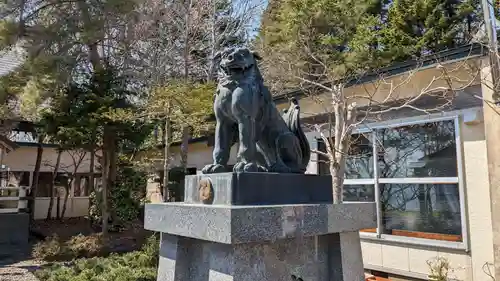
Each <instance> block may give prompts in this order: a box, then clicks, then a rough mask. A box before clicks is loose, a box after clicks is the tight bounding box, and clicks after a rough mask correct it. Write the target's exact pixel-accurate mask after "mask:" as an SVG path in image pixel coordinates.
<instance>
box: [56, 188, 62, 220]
mask: <svg viewBox="0 0 500 281" xmlns="http://www.w3.org/2000/svg"><path fill="white" fill-rule="evenodd" d="M59 191H60V190H59V188H57V190H56V195H57V196H56V200H57V201H56V220H60V219H61V216H60V214H61V193H59Z"/></svg>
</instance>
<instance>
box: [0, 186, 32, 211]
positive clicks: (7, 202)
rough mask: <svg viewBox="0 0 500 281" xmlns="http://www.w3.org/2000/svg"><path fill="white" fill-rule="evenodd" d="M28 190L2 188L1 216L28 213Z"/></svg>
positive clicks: (0, 193)
mask: <svg viewBox="0 0 500 281" xmlns="http://www.w3.org/2000/svg"><path fill="white" fill-rule="evenodd" d="M28 189H29V187H26V186H15V187H14V186H12V187H11V186H8V187H4V186H2V187H0V214H10V213H19V212H26V211H27V209H28V198H27V196H26V195H27V192H28Z"/></svg>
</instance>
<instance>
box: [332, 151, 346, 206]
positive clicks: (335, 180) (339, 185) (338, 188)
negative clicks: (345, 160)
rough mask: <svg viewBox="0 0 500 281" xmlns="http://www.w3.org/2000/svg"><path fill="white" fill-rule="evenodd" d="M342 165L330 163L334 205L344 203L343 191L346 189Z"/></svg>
mask: <svg viewBox="0 0 500 281" xmlns="http://www.w3.org/2000/svg"><path fill="white" fill-rule="evenodd" d="M339 166H340V165H339V164H338V163H335V162H334V161H330V174H331V175H332V192H333V204H340V203H342V194H343V192H342V190H343V187H344V175H343V174H341V173H340V167H339Z"/></svg>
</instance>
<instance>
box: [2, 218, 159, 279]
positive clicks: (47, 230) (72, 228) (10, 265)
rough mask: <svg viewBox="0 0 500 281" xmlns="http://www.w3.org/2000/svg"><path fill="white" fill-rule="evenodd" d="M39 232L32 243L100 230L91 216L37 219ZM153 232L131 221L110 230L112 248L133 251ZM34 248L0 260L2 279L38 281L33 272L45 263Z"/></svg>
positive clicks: (110, 246)
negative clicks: (36, 257)
mask: <svg viewBox="0 0 500 281" xmlns="http://www.w3.org/2000/svg"><path fill="white" fill-rule="evenodd" d="M33 230H35V233H36V235H33V236H32V237H31V238H32V241H31V242H30V250H31V249H32V247H33V246H34V245H35V244H36V243H37V242H39V241H40V240H42V239H43V237H49V236H51V235H54V234H56V235H57V236H58V237H59V238H61V240H63V241H67V240H69V239H71V237H74V236H76V235H78V234H83V235H89V234H93V233H96V229H94V228H93V227H92V225H91V223H90V221H89V220H87V219H85V218H69V219H65V220H63V221H56V220H52V221H44V220H40V221H36V222H35V225H34V227H33ZM149 235H151V232H149V231H146V230H144V227H143V224H142V223H141V222H140V221H138V222H136V223H130V224H128V225H127V227H126V228H125V229H123V230H122V231H120V232H111V233H110V235H109V236H110V243H108V246H109V248H108V249H107V251H109V252H129V251H133V250H137V249H139V248H140V247H141V245H142V244H143V242H144V241H145V239H146V238H147V237H148V236H149ZM29 252H30V251H24V252H21V251H20V252H19V253H18V255H16V256H14V257H12V258H9V259H4V260H0V281H37V279H36V278H35V276H34V275H33V274H32V272H33V271H35V270H36V269H38V268H39V267H40V266H41V265H43V264H44V262H42V261H37V260H35V259H33V257H32V256H31V254H30V253H29Z"/></svg>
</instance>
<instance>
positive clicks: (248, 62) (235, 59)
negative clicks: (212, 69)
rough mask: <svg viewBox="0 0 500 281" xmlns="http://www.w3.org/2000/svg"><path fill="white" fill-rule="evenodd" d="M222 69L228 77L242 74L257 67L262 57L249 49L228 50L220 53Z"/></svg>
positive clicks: (217, 56)
mask: <svg viewBox="0 0 500 281" xmlns="http://www.w3.org/2000/svg"><path fill="white" fill-rule="evenodd" d="M216 58H219V59H220V64H219V65H220V68H221V70H222V71H224V73H225V74H226V75H228V76H233V75H238V74H242V73H244V72H245V71H247V70H248V69H251V68H253V67H254V66H256V65H257V61H258V60H260V57H259V55H258V54H257V53H255V52H252V51H250V50H249V49H247V48H228V49H225V50H224V51H222V52H220V53H218V54H217V55H216Z"/></svg>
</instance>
